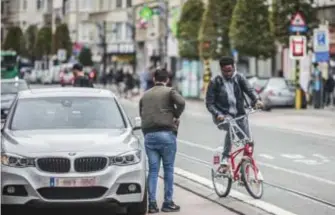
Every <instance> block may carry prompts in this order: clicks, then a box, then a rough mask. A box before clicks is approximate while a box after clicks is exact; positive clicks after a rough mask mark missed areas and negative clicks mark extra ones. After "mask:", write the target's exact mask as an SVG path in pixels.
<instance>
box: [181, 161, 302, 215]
mask: <svg viewBox="0 0 335 215" xmlns="http://www.w3.org/2000/svg"><path fill="white" fill-rule="evenodd" d="M174 172H175V173H176V174H177V175H180V176H182V177H184V178H187V179H189V180H192V181H197V182H199V183H200V184H202V185H204V186H206V187H210V188H212V189H213V184H212V181H211V180H208V179H207V178H203V177H201V176H199V175H196V174H194V173H191V172H188V171H185V170H183V169H180V168H177V167H175V168H174ZM229 195H230V196H231V197H233V198H235V199H237V200H239V201H242V202H245V203H246V204H249V205H252V206H254V207H258V208H260V209H263V210H265V211H266V212H269V213H272V214H276V215H296V214H294V213H292V212H289V211H286V210H284V209H282V208H279V207H277V206H275V205H272V204H270V203H267V202H264V201H262V200H257V199H253V198H252V197H250V196H247V195H245V194H243V193H240V192H238V191H235V190H231V191H230V194H229Z"/></svg>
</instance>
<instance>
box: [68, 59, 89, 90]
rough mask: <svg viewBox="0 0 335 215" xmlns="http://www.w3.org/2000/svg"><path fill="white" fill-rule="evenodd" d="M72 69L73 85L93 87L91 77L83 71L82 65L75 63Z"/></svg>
mask: <svg viewBox="0 0 335 215" xmlns="http://www.w3.org/2000/svg"><path fill="white" fill-rule="evenodd" d="M72 70H73V73H74V82H73V86H74V87H93V83H92V81H91V79H90V78H89V77H88V76H87V75H85V73H84V72H83V66H82V65H80V64H75V65H73V68H72Z"/></svg>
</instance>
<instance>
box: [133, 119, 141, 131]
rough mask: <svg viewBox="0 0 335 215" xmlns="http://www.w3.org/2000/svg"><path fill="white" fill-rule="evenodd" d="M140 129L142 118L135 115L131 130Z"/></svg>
mask: <svg viewBox="0 0 335 215" xmlns="http://www.w3.org/2000/svg"><path fill="white" fill-rule="evenodd" d="M141 129H142V119H141V117H135V118H134V123H133V131H136V130H141Z"/></svg>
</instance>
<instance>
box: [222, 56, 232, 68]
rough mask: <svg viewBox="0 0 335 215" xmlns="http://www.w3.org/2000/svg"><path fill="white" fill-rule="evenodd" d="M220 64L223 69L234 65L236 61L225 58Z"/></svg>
mask: <svg viewBox="0 0 335 215" xmlns="http://www.w3.org/2000/svg"><path fill="white" fill-rule="evenodd" d="M219 63H220V66H221V67H223V66H227V65H234V63H235V61H234V59H233V58H232V57H229V56H225V57H222V58H221V59H220V61H219Z"/></svg>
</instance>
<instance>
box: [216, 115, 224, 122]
mask: <svg viewBox="0 0 335 215" xmlns="http://www.w3.org/2000/svg"><path fill="white" fill-rule="evenodd" d="M224 118H225V117H224V116H223V115H218V116H217V117H216V120H218V121H223V120H224Z"/></svg>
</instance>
